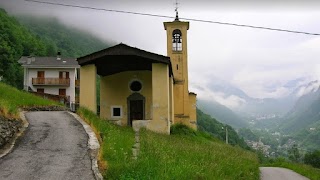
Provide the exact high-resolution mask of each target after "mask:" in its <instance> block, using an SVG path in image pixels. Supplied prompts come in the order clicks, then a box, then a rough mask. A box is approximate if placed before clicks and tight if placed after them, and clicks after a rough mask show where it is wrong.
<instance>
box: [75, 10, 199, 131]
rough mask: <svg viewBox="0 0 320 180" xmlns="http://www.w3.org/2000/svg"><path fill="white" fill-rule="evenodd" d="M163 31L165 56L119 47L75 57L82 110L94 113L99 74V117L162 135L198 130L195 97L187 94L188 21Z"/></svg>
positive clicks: (129, 47) (167, 23)
mask: <svg viewBox="0 0 320 180" xmlns="http://www.w3.org/2000/svg"><path fill="white" fill-rule="evenodd" d="M164 29H165V30H166V31H167V56H163V55H159V54H155V53H152V52H148V51H145V50H142V49H139V48H136V47H131V46H128V45H126V44H122V43H121V44H118V45H115V46H113V47H110V48H107V49H104V50H101V51H98V52H94V53H92V54H89V55H86V56H83V57H80V58H78V59H77V60H78V63H79V65H80V66H81V67H80V74H81V78H80V82H81V86H80V106H83V107H87V108H89V109H90V110H92V111H94V112H97V102H96V96H97V94H96V93H97V91H96V87H97V86H96V78H97V75H99V76H100V92H98V93H100V116H101V117H102V118H106V119H108V120H111V121H113V122H114V123H116V124H119V125H128V126H135V125H142V126H145V127H146V128H147V129H149V130H152V131H156V132H160V133H165V134H169V133H170V126H171V125H172V124H174V123H183V124H185V125H188V126H189V127H192V128H194V129H196V128H197V126H196V94H195V93H192V92H189V90H188V54H187V30H188V29H189V22H182V21H180V20H179V18H178V16H176V19H175V20H174V21H173V22H165V23H164Z"/></svg>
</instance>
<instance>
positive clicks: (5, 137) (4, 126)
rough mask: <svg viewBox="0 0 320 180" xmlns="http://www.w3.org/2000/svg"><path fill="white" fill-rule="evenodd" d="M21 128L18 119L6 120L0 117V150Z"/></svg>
mask: <svg viewBox="0 0 320 180" xmlns="http://www.w3.org/2000/svg"><path fill="white" fill-rule="evenodd" d="M21 127H22V122H21V121H20V120H18V119H12V120H8V119H6V118H4V117H3V116H0V149H1V148H2V147H3V146H5V145H6V144H7V143H8V142H10V140H11V139H12V138H14V136H15V134H16V133H18V132H19V130H20V128H21Z"/></svg>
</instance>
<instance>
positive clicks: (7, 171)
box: [0, 111, 94, 180]
mask: <svg viewBox="0 0 320 180" xmlns="http://www.w3.org/2000/svg"><path fill="white" fill-rule="evenodd" d="M26 118H27V120H28V121H29V123H30V125H29V128H28V129H27V130H26V131H25V134H24V136H23V137H21V139H20V140H19V142H17V143H16V146H15V148H14V149H13V151H12V152H11V153H10V154H8V155H6V156H4V157H3V158H1V159H0V179H1V180H2V179H3V180H6V179H9V180H11V179H12V180H17V179H25V180H29V179H30V180H31V179H32V180H36V179H72V180H74V179H86V180H90V179H94V174H93V172H92V170H91V160H90V156H89V148H88V146H87V143H88V136H87V134H86V132H85V131H84V129H83V126H82V125H81V124H80V123H79V122H78V121H77V120H76V119H75V118H74V117H73V116H71V115H70V114H69V113H67V112H63V111H55V112H48V111H46V112H28V113H26Z"/></svg>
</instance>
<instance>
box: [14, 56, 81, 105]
mask: <svg viewBox="0 0 320 180" xmlns="http://www.w3.org/2000/svg"><path fill="white" fill-rule="evenodd" d="M18 62H19V63H20V64H21V65H22V67H23V68H24V90H26V91H31V92H34V93H37V94H43V95H47V96H50V95H53V96H52V97H55V99H57V98H60V99H61V98H62V99H64V100H67V103H70V102H76V101H77V100H76V96H77V94H78V93H77V92H78V88H79V84H78V81H77V79H78V78H79V77H78V72H79V68H80V66H79V65H78V62H77V61H76V59H75V58H63V57H60V53H58V56H57V57H32V56H29V57H27V56H22V57H21V58H20V60H19V61H18ZM49 98H50V97H49Z"/></svg>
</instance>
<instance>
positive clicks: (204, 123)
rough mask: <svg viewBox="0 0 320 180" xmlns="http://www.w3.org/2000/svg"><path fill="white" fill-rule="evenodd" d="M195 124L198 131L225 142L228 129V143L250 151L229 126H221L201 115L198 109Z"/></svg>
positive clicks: (209, 117)
mask: <svg viewBox="0 0 320 180" xmlns="http://www.w3.org/2000/svg"><path fill="white" fill-rule="evenodd" d="M197 123H198V130H200V131H205V132H208V133H210V134H211V135H213V136H214V137H217V138H218V139H220V140H222V141H225V137H226V131H225V129H226V128H227V129H228V135H229V138H228V140H229V143H230V144H232V145H238V146H240V147H242V148H245V149H250V148H249V146H248V145H247V144H246V143H245V142H244V140H243V139H242V138H240V137H239V136H238V134H237V132H236V131H235V130H234V129H233V128H232V127H231V126H229V125H226V124H222V123H220V122H219V121H217V120H216V119H214V118H212V117H211V116H210V115H208V114H205V113H203V112H202V111H201V110H200V109H197Z"/></svg>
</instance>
